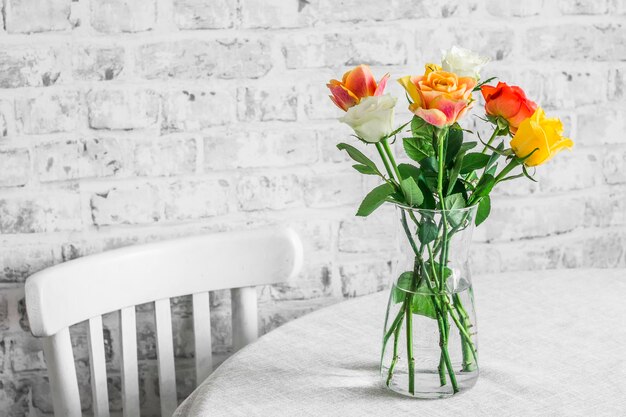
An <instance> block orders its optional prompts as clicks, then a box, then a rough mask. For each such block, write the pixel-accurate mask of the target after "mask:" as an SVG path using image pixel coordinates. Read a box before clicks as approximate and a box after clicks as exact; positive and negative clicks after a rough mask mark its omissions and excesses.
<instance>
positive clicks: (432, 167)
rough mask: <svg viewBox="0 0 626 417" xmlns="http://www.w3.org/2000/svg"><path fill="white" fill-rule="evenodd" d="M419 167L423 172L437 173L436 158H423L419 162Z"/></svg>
mask: <svg viewBox="0 0 626 417" xmlns="http://www.w3.org/2000/svg"><path fill="white" fill-rule="evenodd" d="M419 164H420V167H421V168H422V169H423V170H424V171H430V172H438V171H439V167H438V166H437V158H435V157H434V156H430V157H428V158H424V159H422V160H421V161H419Z"/></svg>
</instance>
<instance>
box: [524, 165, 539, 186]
mask: <svg viewBox="0 0 626 417" xmlns="http://www.w3.org/2000/svg"><path fill="white" fill-rule="evenodd" d="M522 173H523V174H524V176H525V177H526V178H528V179H529V180H531V181H533V182H537V180H536V179H534V178H533V176H532V175H530V174H529V173H528V170H527V169H526V165H522Z"/></svg>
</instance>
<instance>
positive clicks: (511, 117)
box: [480, 82, 537, 134]
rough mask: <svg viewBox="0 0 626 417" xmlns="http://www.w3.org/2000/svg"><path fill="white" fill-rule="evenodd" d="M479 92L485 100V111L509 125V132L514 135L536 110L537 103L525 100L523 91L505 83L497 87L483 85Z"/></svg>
mask: <svg viewBox="0 0 626 417" xmlns="http://www.w3.org/2000/svg"><path fill="white" fill-rule="evenodd" d="M480 92H481V93H482V94H483V97H484V98H485V111H486V112H487V114H488V115H490V116H493V117H501V118H503V119H505V120H506V121H507V122H508V123H509V130H510V131H511V133H513V134H515V132H517V129H518V128H519V125H520V123H522V122H523V121H524V120H526V119H528V118H529V117H530V116H532V115H533V113H534V112H535V110H537V103H535V102H534V101H530V100H529V99H527V98H526V94H525V93H524V90H522V89H521V88H519V87H517V86H515V85H513V86H509V85H507V84H506V83H500V82H499V83H498V85H497V86H495V87H492V86H490V85H483V86H482V87H481V88H480Z"/></svg>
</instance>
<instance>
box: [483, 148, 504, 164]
mask: <svg viewBox="0 0 626 417" xmlns="http://www.w3.org/2000/svg"><path fill="white" fill-rule="evenodd" d="M496 150H497V152H494V153H492V154H491V156H490V157H489V162H487V165H485V167H486V168H487V170H489V168H491V167H492V166H493V164H494V163H495V162H496V161H497V160H498V158H500V152H502V151H504V142H500V143H499V144H498V146H497V147H496Z"/></svg>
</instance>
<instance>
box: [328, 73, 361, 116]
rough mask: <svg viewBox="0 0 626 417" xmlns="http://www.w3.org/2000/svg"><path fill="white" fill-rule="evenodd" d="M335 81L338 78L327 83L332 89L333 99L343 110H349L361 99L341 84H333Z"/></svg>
mask: <svg viewBox="0 0 626 417" xmlns="http://www.w3.org/2000/svg"><path fill="white" fill-rule="evenodd" d="M333 81H336V80H331V83H330V84H326V86H327V87H328V88H329V89H330V92H331V93H332V96H331V100H332V101H333V103H335V104H336V105H337V107H339V108H340V109H341V110H343V111H347V110H348V109H349V108H350V107H352V106H354V105H355V104H357V103H358V102H359V99H358V98H357V97H356V96H355V95H354V94H352V93H351V92H350V91H348V90H347V89H346V88H345V87H344V86H342V85H341V84H333V83H332V82H333Z"/></svg>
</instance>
